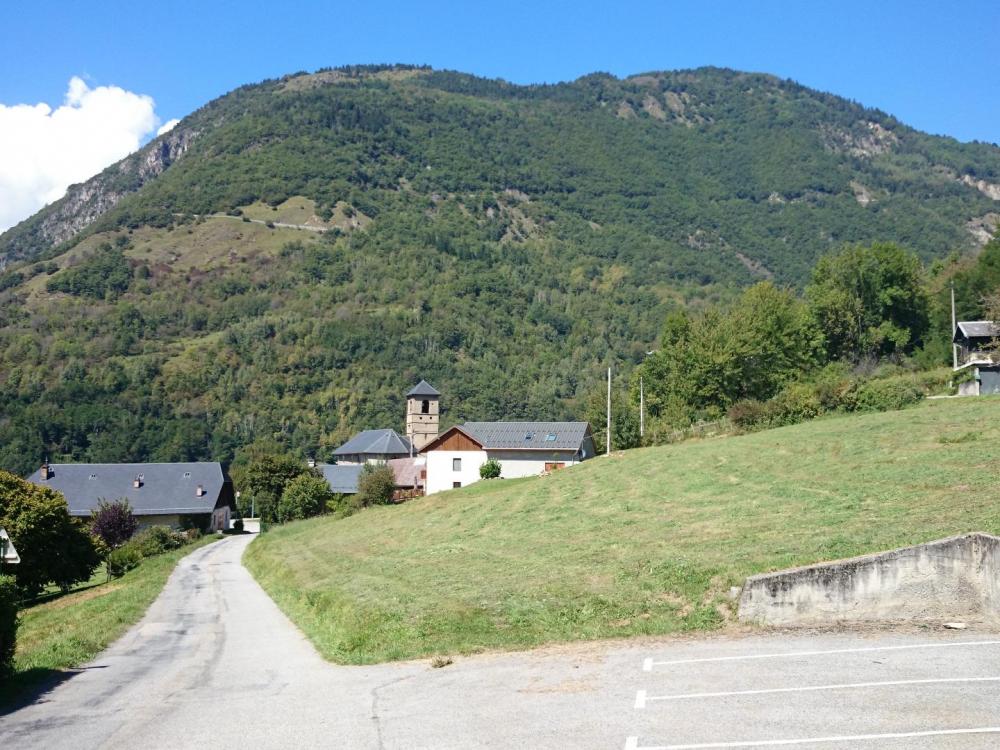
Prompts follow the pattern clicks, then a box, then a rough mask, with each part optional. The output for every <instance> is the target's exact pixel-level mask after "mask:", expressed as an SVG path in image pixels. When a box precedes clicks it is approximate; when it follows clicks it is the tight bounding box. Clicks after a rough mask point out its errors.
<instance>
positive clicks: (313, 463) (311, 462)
mask: <svg viewBox="0 0 1000 750" xmlns="http://www.w3.org/2000/svg"><path fill="white" fill-rule="evenodd" d="M306 465H307V466H308V467H309V468H310V469H315V468H316V459H315V458H310V459H307V460H306Z"/></svg>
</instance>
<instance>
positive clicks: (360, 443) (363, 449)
mask: <svg viewBox="0 0 1000 750" xmlns="http://www.w3.org/2000/svg"><path fill="white" fill-rule="evenodd" d="M409 453H410V441H409V440H407V439H406V438H405V437H403V436H402V435H400V434H399V433H398V432H396V431H395V430H364V431H363V432H359V433H358V434H357V435H355V436H354V437H352V438H351V439H350V440H348V441H347V442H346V443H344V444H343V445H342V446H340V447H339V448H337V450H335V451H334V452H333V455H335V456H358V455H369V456H394V455H400V456H406V455H409Z"/></svg>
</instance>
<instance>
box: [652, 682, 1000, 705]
mask: <svg viewBox="0 0 1000 750" xmlns="http://www.w3.org/2000/svg"><path fill="white" fill-rule="evenodd" d="M956 682H1000V677H941V678H937V679H926V680H890V681H885V682H845V683H841V684H834V685H805V686H802V687H785V688H764V689H760V690H729V691H726V692H719V693H678V694H676V695H647V693H646V691H645V690H640V691H638V693H637V694H636V697H635V707H636V708H645V707H646V704H647V703H648V702H649V701H679V700H688V699H690V698H723V697H727V696H733V695H766V694H768V693H807V692H810V691H813V690H852V689H856V688H873V687H892V686H894V685H940V684H946V683H956Z"/></svg>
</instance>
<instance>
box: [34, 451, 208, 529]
mask: <svg viewBox="0 0 1000 750" xmlns="http://www.w3.org/2000/svg"><path fill="white" fill-rule="evenodd" d="M140 474H141V475H142V486H141V487H139V488H138V489H137V488H135V487H133V486H132V482H133V481H134V480H135V478H136V477H137V476H138V475H140ZM28 481H29V482H33V483H34V484H37V485H40V486H42V487H50V488H52V489H54V490H57V491H58V492H61V493H62V494H63V495H65V496H66V503H67V504H68V505H69V512H70V515H72V516H89V515H90V512H91V511H92V510H94V509H95V508H97V503H98V501H99V500H102V499H104V500H111V501H114V500H118V499H119V498H123V497H124V498H126V499H127V500H128V502H129V505H131V506H132V512H133V513H134V514H135V515H137V516H149V515H173V514H175V513H211V512H212V511H213V510H214V509H215V505H216V503H217V502H218V500H219V496H220V494H221V493H222V488H223V485H224V484H225V481H226V480H225V478H224V476H223V474H222V466H221V465H219V464H218V463H207V462H206V463H177V464H49V478H48V479H45V480H43V479H42V474H41V469H39V470H38V471H36V472H35V473H34V474H32V475H31V476H30V477H28ZM199 484H200V485H201V486H202V488H203V489H204V491H205V494H204V495H202V496H201V497H198V496H197V495H196V494H195V493H196V490H197V488H198V485H199Z"/></svg>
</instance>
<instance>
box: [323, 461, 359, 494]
mask: <svg viewBox="0 0 1000 750" xmlns="http://www.w3.org/2000/svg"><path fill="white" fill-rule="evenodd" d="M318 468H319V470H320V471H322V472H323V479H325V480H326V483H327V484H329V485H330V490H331V491H332V492H337V493H340V494H341V495H353V494H354V493H355V492H357V491H358V477H360V476H361V470H362V469H363V468H365V467H364V464H324V465H322V466H320V467H318Z"/></svg>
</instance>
